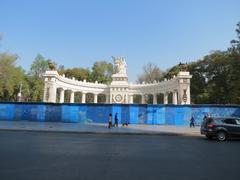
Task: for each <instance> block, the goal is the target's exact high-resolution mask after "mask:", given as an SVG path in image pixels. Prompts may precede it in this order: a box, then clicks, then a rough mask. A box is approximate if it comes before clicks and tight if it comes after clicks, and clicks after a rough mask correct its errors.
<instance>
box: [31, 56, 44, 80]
mask: <svg viewBox="0 0 240 180" xmlns="http://www.w3.org/2000/svg"><path fill="white" fill-rule="evenodd" d="M48 62H49V60H46V59H45V58H44V57H43V56H42V55H41V54H37V56H36V58H35V59H34V61H33V63H32V65H31V68H30V75H32V76H37V77H42V75H43V73H44V72H45V71H46V70H47V69H48Z"/></svg>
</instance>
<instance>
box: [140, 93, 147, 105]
mask: <svg viewBox="0 0 240 180" xmlns="http://www.w3.org/2000/svg"><path fill="white" fill-rule="evenodd" d="M141 103H142V104H145V103H146V102H145V95H144V94H142V95H141Z"/></svg>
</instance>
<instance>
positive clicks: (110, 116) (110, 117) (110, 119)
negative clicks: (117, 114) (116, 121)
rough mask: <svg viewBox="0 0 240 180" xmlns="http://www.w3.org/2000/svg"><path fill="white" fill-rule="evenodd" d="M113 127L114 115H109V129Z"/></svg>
mask: <svg viewBox="0 0 240 180" xmlns="http://www.w3.org/2000/svg"><path fill="white" fill-rule="evenodd" d="M111 127H112V113H110V114H109V116H108V128H111Z"/></svg>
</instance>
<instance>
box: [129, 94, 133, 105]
mask: <svg viewBox="0 0 240 180" xmlns="http://www.w3.org/2000/svg"><path fill="white" fill-rule="evenodd" d="M129 104H133V95H129Z"/></svg>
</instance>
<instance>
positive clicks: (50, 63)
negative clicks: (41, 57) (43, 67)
mask: <svg viewBox="0 0 240 180" xmlns="http://www.w3.org/2000/svg"><path fill="white" fill-rule="evenodd" d="M48 67H49V69H50V70H51V71H55V70H56V65H55V64H54V63H53V62H52V61H48Z"/></svg>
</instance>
